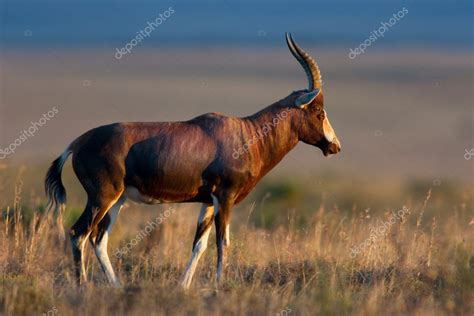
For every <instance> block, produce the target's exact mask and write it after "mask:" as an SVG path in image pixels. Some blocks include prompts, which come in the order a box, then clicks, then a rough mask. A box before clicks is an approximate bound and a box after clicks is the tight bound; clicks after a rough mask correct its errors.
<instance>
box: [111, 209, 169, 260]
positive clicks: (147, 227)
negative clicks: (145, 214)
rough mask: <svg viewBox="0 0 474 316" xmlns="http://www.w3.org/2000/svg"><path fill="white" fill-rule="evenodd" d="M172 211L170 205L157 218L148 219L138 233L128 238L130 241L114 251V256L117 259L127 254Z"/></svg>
mask: <svg viewBox="0 0 474 316" xmlns="http://www.w3.org/2000/svg"><path fill="white" fill-rule="evenodd" d="M174 211H175V209H174V208H173V207H170V208H169V209H167V210H166V211H164V212H163V213H161V214H160V215H159V216H158V217H157V218H155V219H154V220H152V221H149V222H148V223H147V224H146V225H145V228H143V229H141V230H140V231H139V232H138V234H137V235H136V236H135V237H134V238H132V239H130V241H129V242H128V243H127V244H126V245H125V246H123V247H122V248H119V249H117V250H116V251H115V257H116V258H117V259H119V258H120V257H122V256H123V255H125V254H127V253H128V252H129V251H130V250H132V248H133V247H135V246H136V245H137V244H138V242H140V241H142V240H143V239H145V237H148V236H150V234H151V232H152V231H154V230H155V229H156V228H157V227H158V225H160V224H162V223H164V222H165V221H166V220H167V219H168V218H169V217H170V216H171V214H173V213H174Z"/></svg>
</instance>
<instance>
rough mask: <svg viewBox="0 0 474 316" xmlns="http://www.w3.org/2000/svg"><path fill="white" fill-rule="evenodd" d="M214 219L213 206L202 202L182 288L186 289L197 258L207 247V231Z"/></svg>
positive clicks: (191, 277)
mask: <svg viewBox="0 0 474 316" xmlns="http://www.w3.org/2000/svg"><path fill="white" fill-rule="evenodd" d="M213 219H214V207H213V206H209V205H206V204H203V205H202V207H201V213H200V214H199V219H198V223H197V228H196V235H195V237H194V242H193V254H192V256H191V259H190V260H189V263H188V266H187V268H186V272H185V273H184V276H183V279H182V281H181V286H182V287H183V288H184V289H188V288H189V286H190V285H191V281H192V279H193V275H194V272H195V271H196V267H197V264H198V261H199V258H200V257H201V255H202V254H203V253H204V251H205V250H206V248H207V240H208V238H209V233H210V232H211V227H212V220H213Z"/></svg>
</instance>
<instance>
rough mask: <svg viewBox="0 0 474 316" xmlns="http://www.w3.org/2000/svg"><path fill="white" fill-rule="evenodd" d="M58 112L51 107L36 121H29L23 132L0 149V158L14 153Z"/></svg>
mask: <svg viewBox="0 0 474 316" xmlns="http://www.w3.org/2000/svg"><path fill="white" fill-rule="evenodd" d="M58 113H59V110H58V109H57V108H56V107H53V108H52V109H51V110H49V111H48V112H47V113H45V114H43V116H42V117H41V118H40V119H39V120H38V121H36V122H33V121H32V122H31V125H30V127H28V128H27V129H25V130H23V132H22V133H21V134H20V136H18V137H17V138H16V139H15V140H14V141H13V142H12V143H11V144H10V145H8V146H7V147H5V148H3V149H0V160H2V159H5V158H6V157H8V155H11V154H14V153H15V151H16V150H17V148H18V147H20V146H21V145H22V144H23V143H24V142H26V141H27V140H28V138H30V137H33V136H35V134H36V132H38V130H39V129H40V127H43V126H44V125H46V123H48V121H49V120H51V119H52V118H54V117H55V116H56V115H57V114H58Z"/></svg>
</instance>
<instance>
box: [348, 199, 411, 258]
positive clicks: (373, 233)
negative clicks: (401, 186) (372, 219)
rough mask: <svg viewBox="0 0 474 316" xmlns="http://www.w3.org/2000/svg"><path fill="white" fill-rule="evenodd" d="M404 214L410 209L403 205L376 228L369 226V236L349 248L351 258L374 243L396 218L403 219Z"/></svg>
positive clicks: (383, 234)
mask: <svg viewBox="0 0 474 316" xmlns="http://www.w3.org/2000/svg"><path fill="white" fill-rule="evenodd" d="M406 214H410V210H409V209H408V208H407V207H405V206H404V207H403V208H402V209H401V210H399V211H398V212H396V213H395V212H394V211H392V214H391V216H390V219H389V220H388V221H385V222H382V223H381V224H380V225H379V226H378V227H377V228H375V227H371V228H370V236H369V238H367V239H366V240H364V242H362V243H360V244H359V246H354V247H352V248H351V258H355V257H356V256H357V255H358V254H360V253H361V252H364V251H365V250H366V249H367V248H368V247H370V245H372V244H374V243H376V242H377V241H378V240H379V238H381V237H383V236H385V233H386V232H387V231H388V229H389V228H390V226H392V225H393V224H395V223H396V222H397V221H398V220H400V219H403V218H404V217H405V215H406Z"/></svg>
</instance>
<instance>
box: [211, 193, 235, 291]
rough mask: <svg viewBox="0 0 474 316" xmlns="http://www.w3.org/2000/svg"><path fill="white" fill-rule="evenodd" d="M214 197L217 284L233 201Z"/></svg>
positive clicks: (228, 241) (220, 272) (226, 242)
mask: <svg viewBox="0 0 474 316" xmlns="http://www.w3.org/2000/svg"><path fill="white" fill-rule="evenodd" d="M213 199H214V209H215V211H214V214H215V219H214V221H215V224H216V244H217V271H216V284H217V285H219V284H220V281H221V278H222V271H223V269H224V265H225V249H224V248H225V247H226V246H229V244H230V240H229V224H230V214H231V211H232V206H233V203H232V202H231V201H230V200H229V199H223V200H222V201H219V200H218V199H217V198H215V197H213Z"/></svg>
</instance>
